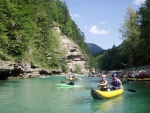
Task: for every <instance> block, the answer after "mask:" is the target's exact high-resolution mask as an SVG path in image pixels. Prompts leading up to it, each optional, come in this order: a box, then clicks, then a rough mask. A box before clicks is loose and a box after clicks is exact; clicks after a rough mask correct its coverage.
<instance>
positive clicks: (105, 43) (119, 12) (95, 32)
mask: <svg viewBox="0 0 150 113" xmlns="http://www.w3.org/2000/svg"><path fill="white" fill-rule="evenodd" d="M61 1H65V2H66V4H67V6H68V10H69V13H70V16H71V18H72V19H73V20H74V21H75V23H76V24H77V26H78V27H79V29H80V30H81V31H82V32H84V35H85V42H86V43H93V44H96V45H98V46H99V47H101V48H102V49H110V48H112V46H113V45H115V46H119V45H120V44H121V43H122V41H123V40H122V39H121V37H122V34H121V33H120V32H119V29H120V28H121V25H122V24H123V22H124V18H125V16H126V12H127V8H128V7H129V6H130V7H131V8H133V9H134V10H135V11H137V10H138V9H139V7H140V6H141V4H143V3H144V2H145V0H61Z"/></svg>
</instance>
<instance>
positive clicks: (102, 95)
mask: <svg viewBox="0 0 150 113" xmlns="http://www.w3.org/2000/svg"><path fill="white" fill-rule="evenodd" d="M123 92H124V89H123V88H121V89H118V90H113V91H100V90H96V89H92V90H91V96H92V97H93V98H94V99H107V98H112V97H115V96H117V95H120V94H122V93H123Z"/></svg>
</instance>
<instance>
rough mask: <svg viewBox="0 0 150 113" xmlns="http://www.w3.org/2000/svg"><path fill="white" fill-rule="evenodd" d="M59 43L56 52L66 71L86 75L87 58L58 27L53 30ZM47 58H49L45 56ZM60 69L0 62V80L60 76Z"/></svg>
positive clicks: (26, 63) (23, 63) (24, 63)
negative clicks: (65, 63) (65, 65)
mask: <svg viewBox="0 0 150 113" xmlns="http://www.w3.org/2000/svg"><path fill="white" fill-rule="evenodd" d="M53 29H54V30H55V32H56V33H57V35H56V38H57V39H58V41H59V46H58V51H57V52H56V54H58V55H59V56H60V54H61V56H60V60H62V59H64V60H65V61H66V62H67V67H68V71H70V72H75V73H88V69H86V67H87V66H86V61H87V56H86V55H85V54H84V53H82V52H81V50H80V48H79V46H78V45H76V44H75V43H74V42H73V41H72V40H71V39H69V38H68V37H66V36H65V35H62V34H61V31H60V29H59V27H54V28H53ZM47 57H49V56H47ZM61 73H62V69H52V70H49V69H44V68H41V67H39V66H37V65H31V64H30V63H28V62H19V63H18V62H13V61H0V79H2V80H5V79H11V78H16V77H17V78H29V77H39V76H40V75H43V74H44V75H53V74H61Z"/></svg>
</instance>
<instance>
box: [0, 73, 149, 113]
mask: <svg viewBox="0 0 150 113" xmlns="http://www.w3.org/2000/svg"><path fill="white" fill-rule="evenodd" d="M80 78H82V80H78V81H76V82H75V83H76V84H78V85H83V87H76V88H69V89H60V88H58V87H57V84H60V83H61V81H66V80H65V79H64V76H61V77H60V76H59V77H58V76H52V77H49V78H30V79H15V80H6V81H0V113H150V81H143V82H142V81H133V82H129V83H125V82H124V80H122V82H123V86H124V89H125V92H124V93H123V94H122V95H120V96H117V97H114V98H111V99H105V100H94V99H93V98H92V97H91V94H90V91H91V89H93V88H96V86H97V83H98V81H99V80H100V78H92V77H80ZM109 81H110V80H109ZM128 89H132V90H136V92H130V91H128Z"/></svg>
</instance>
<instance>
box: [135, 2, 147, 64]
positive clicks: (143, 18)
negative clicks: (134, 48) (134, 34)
mask: <svg viewBox="0 0 150 113" xmlns="http://www.w3.org/2000/svg"><path fill="white" fill-rule="evenodd" d="M149 14H150V0H146V2H145V4H143V5H142V6H141V8H140V10H139V17H140V22H141V24H140V30H141V35H140V41H139V45H138V59H139V64H141V65H144V64H149V63H150V55H149V53H150V43H149V42H150V32H149V29H150V15H149Z"/></svg>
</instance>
